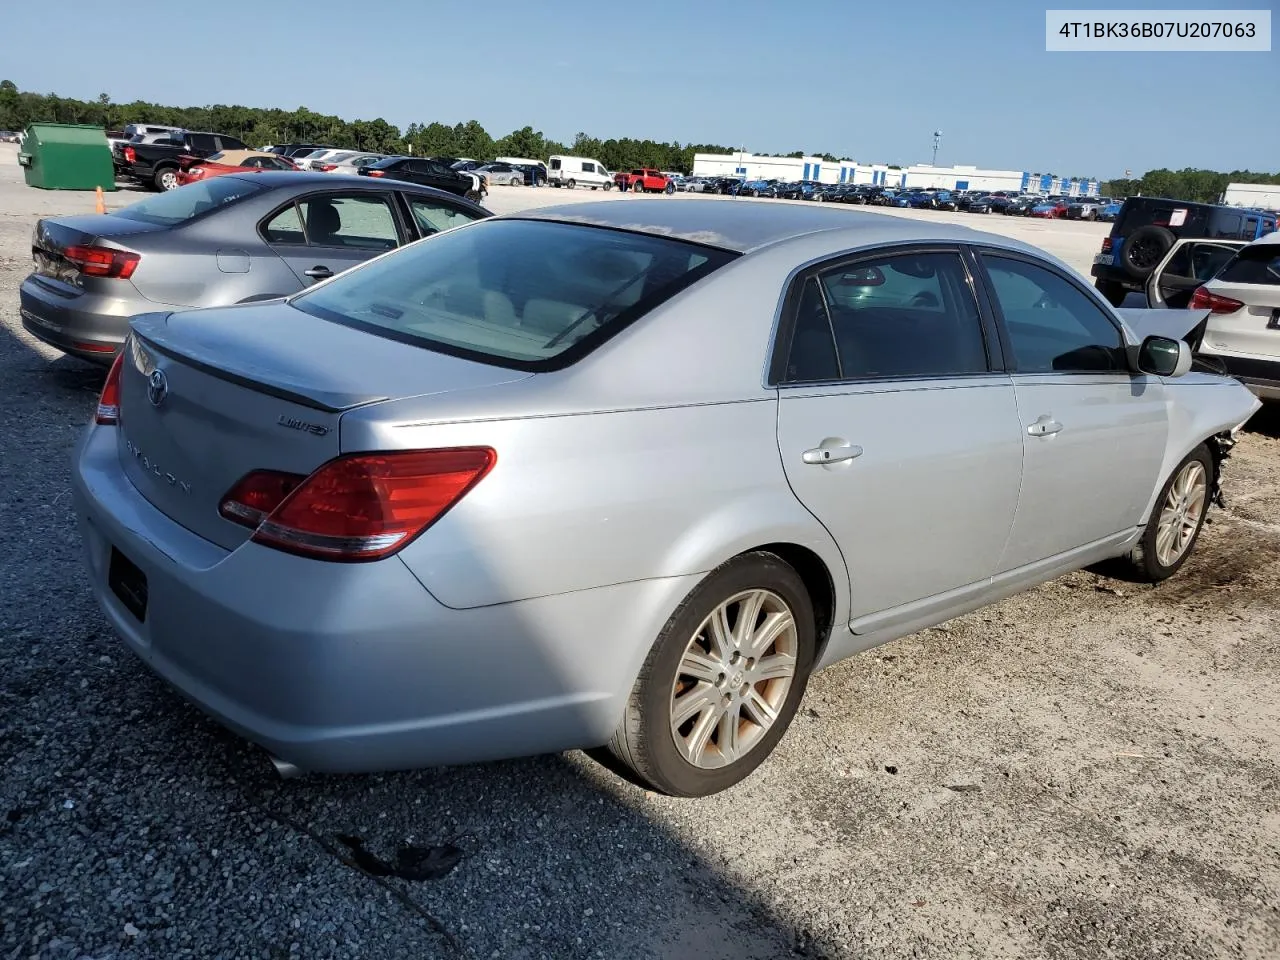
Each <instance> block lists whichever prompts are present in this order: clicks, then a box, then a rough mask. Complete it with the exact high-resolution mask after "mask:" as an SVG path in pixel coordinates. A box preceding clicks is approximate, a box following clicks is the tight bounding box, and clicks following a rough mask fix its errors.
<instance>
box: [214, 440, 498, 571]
mask: <svg viewBox="0 0 1280 960" xmlns="http://www.w3.org/2000/svg"><path fill="white" fill-rule="evenodd" d="M497 459H498V455H497V454H496V453H495V452H494V451H493V450H492V449H490V448H489V447H459V448H452V449H445V450H412V451H405V452H399V453H363V454H354V455H350V456H345V457H339V458H338V459H336V460H331V461H329V462H328V463H326V464H325V465H324V466H322V467H320V468H319V469H318V470H317V471H316V472H315V473H313V474H311V476H309V477H306V478H305V479H303V478H301V477H298V476H296V475H293V474H285V473H278V472H274V471H265V470H257V471H254V472H253V473H250V474H248V475H247V476H245V477H244V478H243V479H242V480H241V481H240V482H239V483H237V484H236V485H235V487H233V488H232V489H231V491H230V492H228V493H227V495H226V496H225V497H224V498H223V500H222V503H221V504H220V505H219V507H218V512H219V513H221V514H222V516H224V517H225V518H227V519H228V520H231V521H234V522H236V523H240V524H243V525H244V526H247V527H253V528H254V533H253V540H254V542H255V543H261V544H263V545H265V546H269V547H274V548H276V549H278V550H284V551H286V552H288V553H295V554H299V555H301V556H304V557H314V558H317V559H323V560H344V561H354V560H380V559H382V558H383V557H386V556H389V555H390V554H392V553H395V552H396V551H397V550H399V549H400V548H401V547H403V546H405V545H406V544H407V543H409V542H410V541H412V540H413V539H414V538H415V537H417V536H418V535H419V534H421V533H422V531H424V530H426V529H427V527H429V526H431V524H433V523H435V522H436V521H437V520H439V519H440V517H442V516H443V515H444V514H445V512H446V511H448V510H449V508H450V507H452V506H453V505H454V504H455V503H457V502H458V501H459V500H461V499H462V497H463V496H465V495H466V493H467V492H468V491H469V490H471V488H472V487H474V486H475V485H476V484H477V483H479V482H480V481H481V479H483V477H484V476H485V474H486V473H488V472H489V471H490V470H491V469H492V468H493V465H494V463H495V462H497Z"/></svg>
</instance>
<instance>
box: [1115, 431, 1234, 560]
mask: <svg viewBox="0 0 1280 960" xmlns="http://www.w3.org/2000/svg"><path fill="white" fill-rule="evenodd" d="M1212 478H1213V458H1212V457H1211V456H1210V454H1209V448H1208V447H1207V446H1205V445H1204V444H1203V443H1202V444H1200V446H1198V447H1196V448H1195V449H1194V450H1192V451H1191V453H1189V454H1188V455H1187V457H1186V459H1184V460H1183V461H1182V462H1181V463H1179V464H1178V465H1177V466H1176V467H1175V468H1174V470H1173V473H1172V475H1171V476H1170V477H1169V479H1168V480H1166V481H1165V484H1164V486H1163V487H1161V488H1160V496H1158V497H1156V502H1155V506H1153V507H1152V508H1151V516H1149V517H1148V518H1147V528H1146V529H1145V530H1144V531H1143V532H1142V538H1141V539H1140V540H1139V541H1138V543H1137V545H1136V546H1134V548H1133V549H1132V550H1131V551H1129V554H1128V557H1127V558H1126V559H1127V560H1128V565H1129V568H1130V569H1129V572H1130V573H1131V574H1132V576H1133V579H1135V580H1139V581H1141V582H1143V583H1159V582H1160V581H1161V580H1167V579H1168V578H1169V577H1171V576H1173V575H1174V574H1175V573H1177V572H1178V568H1179V567H1181V566H1182V565H1183V564H1184V563H1186V561H1187V557H1189V556H1191V551H1192V550H1194V549H1195V546H1196V541H1197V540H1198V539H1199V538H1200V531H1201V529H1203V527H1204V518H1205V515H1206V514H1207V513H1208V512H1209V498H1210V496H1211V488H1212V483H1213V479H1212Z"/></svg>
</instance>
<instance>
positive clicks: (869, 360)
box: [787, 253, 987, 381]
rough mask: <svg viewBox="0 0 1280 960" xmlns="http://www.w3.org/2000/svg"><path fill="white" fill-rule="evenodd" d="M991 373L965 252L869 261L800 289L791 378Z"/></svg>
mask: <svg viewBox="0 0 1280 960" xmlns="http://www.w3.org/2000/svg"><path fill="white" fill-rule="evenodd" d="M833 351H834V355H833ZM986 372H987V353H986V346H985V343H984V341H983V336H982V322H981V320H980V318H979V314H978V304H977V301H976V300H975V299H974V297H973V293H972V290H971V288H970V286H969V279H968V273H967V272H966V271H965V268H964V263H963V261H962V260H961V259H960V256H959V254H956V253H902V254H897V255H894V256H891V257H884V258H881V259H876V260H863V261H859V262H858V263H856V264H854V265H851V266H839V267H835V268H832V269H829V270H824V271H822V272H820V273H819V274H817V275H816V276H815V277H811V278H810V279H809V280H807V281H806V282H805V286H804V288H803V289H802V290H801V295H800V297H799V302H798V308H797V314H796V317H795V329H794V333H793V334H792V343H791V355H790V358H789V361H788V364H787V378H788V379H789V380H792V381H814V380H831V379H840V380H875V379H885V378H908V377H949V376H965V375H972V374H979V373H986Z"/></svg>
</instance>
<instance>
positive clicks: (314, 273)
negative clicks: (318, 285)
mask: <svg viewBox="0 0 1280 960" xmlns="http://www.w3.org/2000/svg"><path fill="white" fill-rule="evenodd" d="M303 275H304V276H308V277H310V278H311V279H313V280H328V279H329V278H330V277H332V276H333V271H332V270H330V269H329V268H328V267H326V266H324V265H323V264H319V263H318V264H316V265H315V266H314V267H312V268H311V269H310V270H304V271H303Z"/></svg>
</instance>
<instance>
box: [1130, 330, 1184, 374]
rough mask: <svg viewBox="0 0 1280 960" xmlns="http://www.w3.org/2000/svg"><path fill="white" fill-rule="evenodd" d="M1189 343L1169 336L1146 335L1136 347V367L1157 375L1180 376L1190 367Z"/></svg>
mask: <svg viewBox="0 0 1280 960" xmlns="http://www.w3.org/2000/svg"><path fill="white" fill-rule="evenodd" d="M1191 361H1192V356H1191V344H1189V343H1187V342H1186V341H1185V340H1172V339H1170V338H1169V337H1147V339H1145V340H1143V341H1142V346H1141V347H1139V348H1138V369H1139V370H1141V371H1142V372H1143V373H1151V374H1155V375H1156V376H1157V377H1181V376H1182V375H1183V374H1185V373H1186V372H1187V371H1188V370H1190V369H1191Z"/></svg>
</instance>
